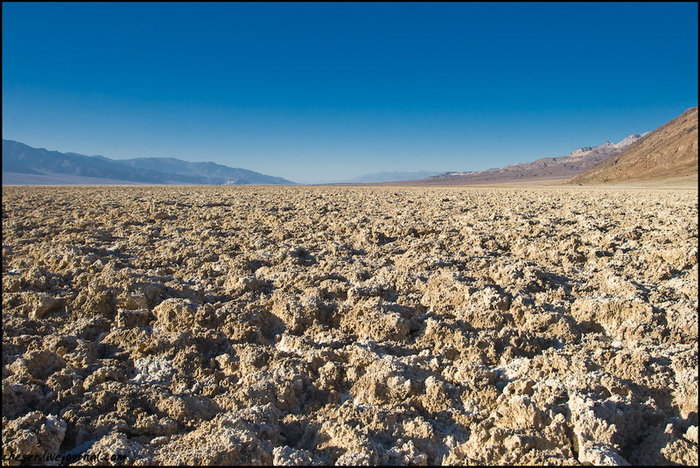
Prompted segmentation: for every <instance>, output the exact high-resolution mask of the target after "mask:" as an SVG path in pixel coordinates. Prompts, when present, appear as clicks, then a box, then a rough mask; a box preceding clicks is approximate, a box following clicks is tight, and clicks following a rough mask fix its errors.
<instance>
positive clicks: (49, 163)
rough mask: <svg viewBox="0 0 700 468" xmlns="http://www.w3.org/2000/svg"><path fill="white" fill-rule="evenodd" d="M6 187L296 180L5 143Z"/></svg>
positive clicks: (204, 165)
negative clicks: (19, 185)
mask: <svg viewBox="0 0 700 468" xmlns="http://www.w3.org/2000/svg"><path fill="white" fill-rule="evenodd" d="M2 183H3V184H38V185H45V184H52V185H53V184H55V185H63V184H96V185H101V184H193V185H201V184H211V185H247V184H260V185H291V184H294V182H291V181H289V180H286V179H283V178H281V177H272V176H268V175H264V174H260V173H258V172H254V171H249V170H247V169H240V168H232V167H228V166H224V165H221V164H216V163H213V162H189V161H183V160H180V159H175V158H134V159H110V158H106V157H104V156H85V155H82V154H77V153H60V152H58V151H48V150H46V149H44V148H32V147H30V146H27V145H25V144H24V143H20V142H17V141H12V140H2Z"/></svg>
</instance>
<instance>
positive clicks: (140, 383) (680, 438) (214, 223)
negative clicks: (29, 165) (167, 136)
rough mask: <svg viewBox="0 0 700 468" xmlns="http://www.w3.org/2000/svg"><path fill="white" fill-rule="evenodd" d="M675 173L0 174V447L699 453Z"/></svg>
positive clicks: (373, 456)
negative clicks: (304, 183)
mask: <svg viewBox="0 0 700 468" xmlns="http://www.w3.org/2000/svg"><path fill="white" fill-rule="evenodd" d="M697 202H698V194H697V190H678V189H663V190H661V189H657V190H653V189H625V188H580V187H569V188H542V187H529V188H517V187H503V188H484V187H469V188H466V187H459V188H425V187H202V186H197V187H191V186H190V187H182V186H178V187H162V186H160V187H145V186H141V187H3V200H2V216H3V219H2V226H3V249H2V258H3V263H2V284H3V390H2V392H3V423H2V424H3V431H2V437H3V445H4V447H5V450H9V451H13V453H29V454H43V453H44V452H50V453H56V452H67V451H70V450H72V449H75V448H76V447H80V446H81V445H82V444H85V445H83V447H88V448H87V453H105V452H111V453H119V454H124V455H127V456H128V459H127V463H129V464H148V463H157V464H161V463H168V464H175V463H178V464H179V463H192V464H222V463H227V464H242V463H264V464H269V463H273V462H274V463H275V464H312V463H313V464H321V463H322V464H332V463H338V464H400V465H403V464H465V463H472V464H473V463H479V464H513V463H518V464H523V463H527V464H540V463H551V464H578V463H586V462H590V463H594V464H605V463H624V462H629V463H632V464H647V463H665V464H668V463H682V464H696V463H697V462H698V435H697V434H698V432H697V426H698V416H697V413H698V403H697V401H698V400H697V388H698V359H697V357H698V344H697V343H698V341H697V340H698V329H697V327H698V323H697V320H698V315H697V310H698V309H697V308H698V293H697V291H698V263H697V262H698V224H697V216H698V205H697Z"/></svg>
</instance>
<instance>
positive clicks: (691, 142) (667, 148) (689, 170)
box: [569, 107, 698, 185]
mask: <svg viewBox="0 0 700 468" xmlns="http://www.w3.org/2000/svg"><path fill="white" fill-rule="evenodd" d="M697 174H698V108H697V107H691V108H690V109H688V110H687V111H685V112H684V113H683V114H681V115H680V116H678V117H676V118H675V119H673V120H671V121H670V122H668V123H666V124H665V125H663V126H661V127H659V128H657V129H656V130H654V131H653V132H651V133H649V134H648V135H647V136H645V137H644V138H642V139H640V140H638V141H636V142H634V143H633V144H631V145H630V146H629V147H628V148H627V149H625V150H624V151H622V152H620V153H618V154H617V155H615V156H613V157H612V158H610V159H608V160H605V161H603V162H601V163H600V164H598V165H597V166H595V167H594V168H592V169H591V170H589V171H588V172H584V173H583V174H581V175H579V176H576V177H574V178H573V179H571V180H570V181H569V183H572V184H580V185H583V184H605V183H615V182H625V181H643V180H658V179H669V178H675V177H687V176H692V175H695V176H696V177H697Z"/></svg>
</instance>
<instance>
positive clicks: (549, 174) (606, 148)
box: [392, 133, 646, 185]
mask: <svg viewBox="0 0 700 468" xmlns="http://www.w3.org/2000/svg"><path fill="white" fill-rule="evenodd" d="M645 135H646V133H643V134H634V135H630V136H628V137H627V138H625V139H623V140H621V141H619V142H617V143H611V142H606V143H603V144H602V145H599V146H588V147H583V148H578V149H576V150H574V151H573V152H571V153H569V154H568V155H566V156H561V157H552V158H540V159H537V160H535V161H532V162H526V163H518V164H512V165H510V166H506V167H501V168H494V169H488V170H485V171H463V172H446V173H443V174H439V175H436V176H432V177H428V178H425V179H422V180H418V181H411V183H412V184H414V183H415V184H418V185H482V184H500V183H512V182H528V181H536V180H561V181H564V180H566V179H569V178H571V177H574V176H577V175H579V174H581V173H583V172H585V171H587V170H589V169H591V168H593V167H594V166H596V165H597V164H598V163H600V162H602V161H605V160H606V159H608V158H610V157H611V156H613V155H615V154H617V153H619V152H620V151H622V150H624V149H625V148H627V147H628V146H629V145H631V144H632V143H634V142H635V141H637V140H639V139H640V138H642V137H644V136H645ZM399 183H400V182H394V183H392V184H399Z"/></svg>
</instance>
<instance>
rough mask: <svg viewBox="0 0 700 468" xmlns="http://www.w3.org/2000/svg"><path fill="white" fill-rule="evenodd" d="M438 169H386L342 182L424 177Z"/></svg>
mask: <svg viewBox="0 0 700 468" xmlns="http://www.w3.org/2000/svg"><path fill="white" fill-rule="evenodd" d="M439 173H440V172H438V171H388V172H375V173H372V174H365V175H362V176H360V177H355V178H353V179H350V180H346V181H343V182H341V183H343V184H363V183H376V182H392V181H396V180H415V179H424V178H426V177H431V176H434V175H437V174H439Z"/></svg>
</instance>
